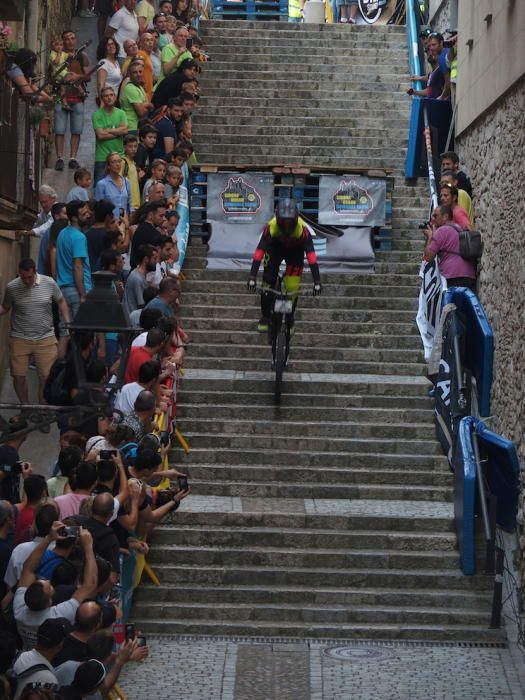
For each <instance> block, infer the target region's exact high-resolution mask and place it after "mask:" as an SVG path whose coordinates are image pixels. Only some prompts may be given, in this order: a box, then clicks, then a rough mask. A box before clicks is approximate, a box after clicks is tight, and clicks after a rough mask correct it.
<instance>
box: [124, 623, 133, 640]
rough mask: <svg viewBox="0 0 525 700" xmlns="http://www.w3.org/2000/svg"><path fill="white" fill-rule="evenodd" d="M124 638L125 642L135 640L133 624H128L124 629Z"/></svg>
mask: <svg viewBox="0 0 525 700" xmlns="http://www.w3.org/2000/svg"><path fill="white" fill-rule="evenodd" d="M124 636H125V638H126V641H128V639H135V625H134V624H133V623H128V624H127V625H126V626H125V628H124Z"/></svg>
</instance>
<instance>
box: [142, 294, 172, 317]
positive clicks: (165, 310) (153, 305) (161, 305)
mask: <svg viewBox="0 0 525 700" xmlns="http://www.w3.org/2000/svg"><path fill="white" fill-rule="evenodd" d="M146 309H158V310H159V311H160V312H161V313H162V315H163V316H175V311H174V310H173V307H172V306H169V305H168V304H166V302H165V301H163V299H161V298H160V297H155V298H154V299H152V300H151V301H150V302H149V304H146Z"/></svg>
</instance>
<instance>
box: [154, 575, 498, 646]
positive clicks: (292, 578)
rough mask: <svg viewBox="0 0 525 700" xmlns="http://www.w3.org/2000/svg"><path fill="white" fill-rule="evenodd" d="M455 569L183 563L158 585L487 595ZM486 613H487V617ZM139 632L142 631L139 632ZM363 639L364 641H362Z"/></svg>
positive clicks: (483, 582)
mask: <svg viewBox="0 0 525 700" xmlns="http://www.w3.org/2000/svg"><path fill="white" fill-rule="evenodd" d="M457 569H458V571H457V572H456V571H455V570H454V569H450V570H447V569H445V570H442V569H438V570H433V569H431V568H429V569H420V570H419V569H411V570H406V569H394V568H392V569H372V568H370V567H365V568H363V569H359V568H354V567H352V568H350V567H348V566H345V567H344V568H343V569H337V568H325V569H319V568H313V567H312V568H310V567H306V568H296V567H287V568H286V569H282V568H280V567H264V566H260V565H254V566H248V565H247V566H240V565H239V566H237V567H228V566H224V565H218V566H217V565H216V566H212V565H210V566H199V565H197V564H195V565H190V564H186V563H185V562H183V561H178V562H177V563H176V564H171V563H170V564H164V565H163V567H162V575H161V583H162V584H163V585H168V584H175V585H177V586H178V585H180V584H182V585H188V584H190V583H195V584H216V585H219V586H223V585H250V584H251V583H252V582H253V581H257V582H258V584H259V585H267V586H295V585H303V584H304V582H305V581H309V583H310V585H311V586H312V587H315V586H324V585H326V583H327V582H328V581H329V582H330V585H332V586H341V587H344V588H353V587H356V586H359V585H363V584H364V585H365V586H366V587H371V586H372V587H378V588H382V587H385V588H392V587H396V588H397V587H399V588H400V589H418V590H421V589H423V590H424V589H426V588H432V589H433V588H435V587H439V588H443V589H444V590H445V589H447V590H450V589H451V588H453V589H456V590H460V591H461V590H476V591H487V590H488V589H489V588H490V584H491V583H492V582H491V581H488V580H487V579H486V578H484V577H481V576H480V577H473V578H467V577H465V576H463V575H462V574H460V573H459V567H457ZM488 612H489V611H487V613H488ZM140 629H142V628H140ZM365 638H366V637H365Z"/></svg>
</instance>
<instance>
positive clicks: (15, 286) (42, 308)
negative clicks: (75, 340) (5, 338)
mask: <svg viewBox="0 0 525 700" xmlns="http://www.w3.org/2000/svg"><path fill="white" fill-rule="evenodd" d="M61 299H62V292H61V291H60V289H59V288H58V286H57V283H56V282H55V280H54V279H52V278H51V277H47V276H46V275H39V274H37V276H36V279H35V283H34V285H33V286H32V287H26V285H25V284H24V283H23V282H22V280H21V279H20V277H17V278H16V279H14V280H13V281H12V282H9V284H8V285H7V289H6V290H5V296H4V303H3V306H4V307H5V308H6V309H12V312H11V332H10V334H9V335H10V336H11V337H12V338H24V339H25V340H41V339H42V338H48V337H49V336H52V335H54V333H55V331H54V328H53V312H52V309H51V302H52V301H60V300H61Z"/></svg>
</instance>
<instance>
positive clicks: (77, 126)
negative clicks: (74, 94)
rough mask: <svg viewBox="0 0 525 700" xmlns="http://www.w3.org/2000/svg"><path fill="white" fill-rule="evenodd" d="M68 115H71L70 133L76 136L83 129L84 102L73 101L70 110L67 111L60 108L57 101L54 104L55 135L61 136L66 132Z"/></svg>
mask: <svg viewBox="0 0 525 700" xmlns="http://www.w3.org/2000/svg"><path fill="white" fill-rule="evenodd" d="M68 115H71V124H70V130H71V133H72V134H76V135H77V136H80V134H81V133H82V131H83V129H84V103H83V102H74V103H73V104H72V105H71V112H68V111H67V110H66V109H62V105H61V104H60V102H59V103H58V104H56V105H55V126H54V133H55V136H63V135H64V134H65V133H66V128H67V117H68Z"/></svg>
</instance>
